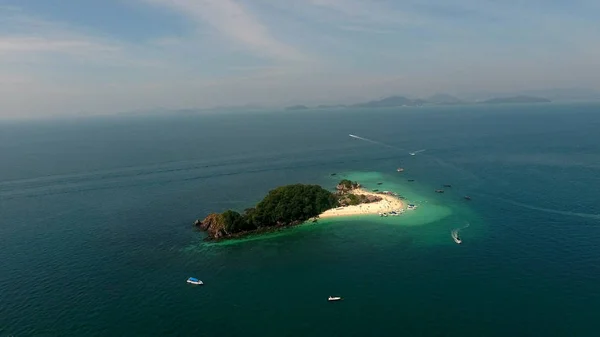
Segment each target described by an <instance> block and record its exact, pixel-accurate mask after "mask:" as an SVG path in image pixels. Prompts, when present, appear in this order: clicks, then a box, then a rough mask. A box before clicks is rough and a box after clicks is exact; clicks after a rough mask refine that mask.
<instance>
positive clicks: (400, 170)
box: [396, 167, 404, 172]
mask: <svg viewBox="0 0 600 337" xmlns="http://www.w3.org/2000/svg"><path fill="white" fill-rule="evenodd" d="M396 171H398V172H404V169H403V168H402V167H398V168H397V169H396Z"/></svg>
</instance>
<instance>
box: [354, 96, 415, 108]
mask: <svg viewBox="0 0 600 337" xmlns="http://www.w3.org/2000/svg"><path fill="white" fill-rule="evenodd" d="M424 103H425V101H424V100H420V99H417V100H412V99H410V98H406V97H403V96H390V97H386V98H383V99H380V100H376V101H370V102H366V103H358V104H354V105H352V107H357V108H388V107H395V106H420V105H423V104H424Z"/></svg>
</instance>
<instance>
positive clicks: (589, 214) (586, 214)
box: [491, 196, 600, 220]
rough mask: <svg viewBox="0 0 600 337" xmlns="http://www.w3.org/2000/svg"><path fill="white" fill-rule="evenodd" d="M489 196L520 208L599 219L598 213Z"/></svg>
mask: <svg viewBox="0 0 600 337" xmlns="http://www.w3.org/2000/svg"><path fill="white" fill-rule="evenodd" d="M491 197H492V198H494V199H496V200H499V201H502V202H505V203H507V204H511V205H514V206H518V207H522V208H527V209H531V210H534V211H538V212H543V213H550V214H560V215H565V216H574V217H579V218H586V219H594V220H600V214H591V213H580V212H570V211H562V210H558V209H550V208H545V207H539V206H534V205H529V204H525V203H522V202H518V201H513V200H508V199H504V198H500V197H494V196H491Z"/></svg>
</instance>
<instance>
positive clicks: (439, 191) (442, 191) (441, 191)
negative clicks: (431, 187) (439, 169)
mask: <svg viewBox="0 0 600 337" xmlns="http://www.w3.org/2000/svg"><path fill="white" fill-rule="evenodd" d="M435 193H444V190H435Z"/></svg>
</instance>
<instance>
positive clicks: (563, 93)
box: [459, 88, 600, 102]
mask: <svg viewBox="0 0 600 337" xmlns="http://www.w3.org/2000/svg"><path fill="white" fill-rule="evenodd" d="M510 96H533V97H543V98H547V99H549V100H551V101H553V102H554V101H595V100H600V91H598V90H594V89H589V88H553V89H535V90H519V91H506V92H489V91H478V92H470V93H463V94H461V95H459V97H460V98H462V99H465V100H467V101H477V102H480V101H484V100H489V99H492V98H494V97H510Z"/></svg>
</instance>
